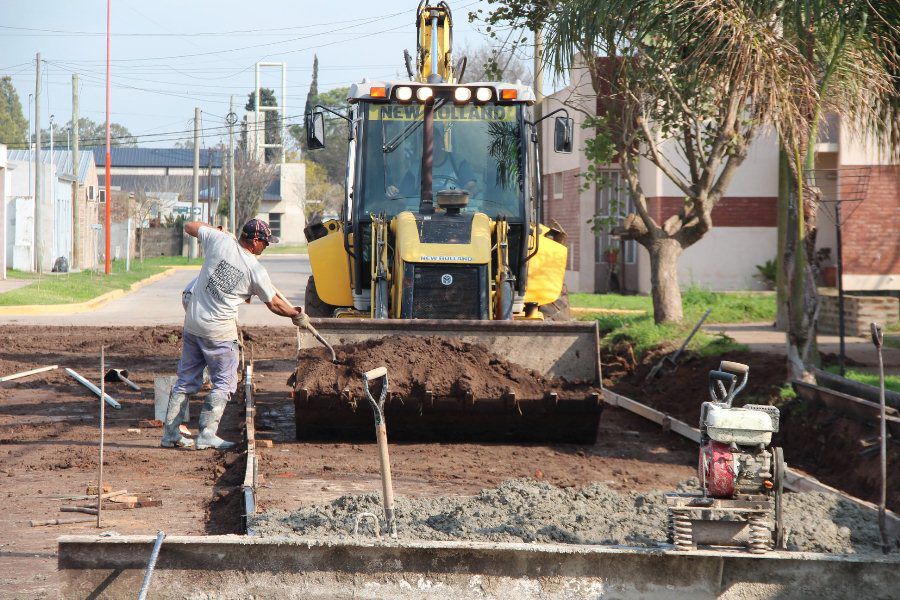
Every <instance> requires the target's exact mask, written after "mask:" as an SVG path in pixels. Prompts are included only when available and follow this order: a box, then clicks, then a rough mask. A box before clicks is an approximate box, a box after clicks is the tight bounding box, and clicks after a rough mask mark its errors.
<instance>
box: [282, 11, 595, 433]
mask: <svg viewBox="0 0 900 600" xmlns="http://www.w3.org/2000/svg"><path fill="white" fill-rule="evenodd" d="M416 23H417V31H418V40H417V51H416V54H415V58H413V57H412V56H410V54H409V53H408V52H404V54H405V59H406V60H405V62H406V70H407V74H408V79H403V80H397V81H365V80H364V81H363V82H362V83H357V84H355V85H353V86H352V87H351V88H350V93H349V98H348V106H347V108H346V111H345V112H343V113H342V112H338V111H336V110H334V109H333V108H332V107H325V106H321V105H319V106H316V108H315V110H314V111H313V112H310V113H308V114H307V115H306V134H307V146H308V148H309V149H310V150H316V149H319V148H323V147H325V143H326V140H325V116H326V113H330V114H331V116H332V117H337V118H341V119H343V120H345V121H346V123H347V144H348V151H347V172H346V196H345V198H344V202H343V204H342V209H341V214H340V217H339V218H336V219H331V220H325V221H323V222H318V223H313V224H311V225H309V226H308V227H307V228H306V229H305V234H306V238H307V241H308V251H309V260H310V265H311V268H312V276H311V277H310V278H309V282H308V284H307V288H306V296H305V309H306V311H307V313H308V314H309V315H310V316H311V317H313V318H314V323H315V326H316V328H317V329H318V330H319V331H320V332H321V333H322V334H323V335H326V336H330V337H331V338H332V339H333V340H334V341H336V342H337V343H350V342H359V341H362V340H368V339H373V338H379V337H383V336H387V335H417V336H422V335H424V336H427V335H440V336H444V337H450V338H454V339H461V340H463V341H467V342H476V343H479V344H482V345H484V346H486V347H487V348H488V349H489V350H491V351H493V352H495V353H497V354H500V355H502V356H504V357H505V358H508V359H509V360H511V361H513V362H516V363H519V364H521V365H523V366H525V367H529V368H531V369H533V370H535V371H538V372H539V373H541V374H543V375H545V376H547V377H550V378H553V377H556V378H564V379H567V380H570V381H572V380H579V381H584V382H588V383H595V384H596V385H597V386H599V381H600V362H599V351H598V332H597V327H596V324H595V323H578V322H559V321H555V320H554V321H551V320H550V319H549V318H545V313H547V316H550V315H552V316H558V314H559V311H558V310H557V307H558V306H559V305H560V304H562V303H566V302H567V298H566V297H562V296H563V290H564V276H565V270H566V264H567V258H568V257H567V248H566V245H565V234H564V232H562V231H561V230H560V229H559V228H555V227H550V226H547V225H543V224H541V223H540V217H541V214H542V189H541V172H540V149H539V147H538V134H537V128H538V127H539V126H540V122H541V121H543V120H544V119H547V118H549V117H551V116H555V122H554V128H553V133H554V135H553V136H552V137H553V140H552V141H553V149H554V151H555V152H571V151H572V119H570V118H569V117H568V114H567V113H566V111H565V110H562V109H561V110H557V111H554V112H552V113H550V114H548V115H545V116H544V117H543V118H541V119H539V120H537V121H534V120H532V114H531V113H532V111H531V107H532V106H533V105H534V103H535V96H534V92H533V90H532V89H531V88H530V87H528V86H525V85H522V84H521V83H519V82H516V83H501V82H478V81H474V82H468V81H464V77H465V66H466V61H465V59H462V60H460V61H459V62H457V63H456V64H454V61H453V56H452V51H451V49H452V35H453V34H452V32H453V16H452V13H451V11H450V7H449V6H448V4H447V3H446V2H439V3H437V4H435V5H430V4H426V3H425V1H424V0H423V1H422V2H420V4H419V6H418V9H417V13H416ZM342 141H343V140H342ZM542 310H543V312H542ZM313 343H314V341H313V340H309V344H310V345H312V344H313ZM555 396H556V395H555V394H548V396H546V397H542V398H517V399H516V401H515V402H512V403H511V402H509V399H508V398H477V399H471V398H470V399H467V400H463V399H460V400H462V402H461V404H468V405H469V406H470V407H472V408H473V407H474V405H476V404H477V410H475V409H474V408H473V409H472V410H471V419H467V418H466V417H465V416H463V418H454V419H453V420H452V421H453V423H454V424H453V426H452V427H451V426H449V425H447V420H446V414H445V413H446V410H447V403H446V402H445V403H443V404H441V403H433V405H432V406H429V407H423V406H421V405H416V406H412V405H410V403H404V402H402V399H401V400H400V401H399V402H393V403H389V405H388V407H387V409H386V413H387V418H388V419H389V420H390V421H391V423H392V431H393V432H398V431H402V430H406V429H408V430H410V431H413V432H415V435H414V436H413V437H417V438H425V439H442V438H448V437H449V438H466V437H472V435H474V434H475V432H477V435H474V437H480V438H487V439H506V438H519V439H522V438H523V437H524V438H528V439H541V440H547V439H557V440H563V441H593V439H594V437H595V436H596V429H597V422H598V419H599V415H600V410H601V408H602V406H601V401H600V400H599V399H598V398H597V395H596V394H593V395H592V396H591V397H590V398H579V399H577V400H571V401H569V400H565V401H564V400H561V399H558V398H556V397H555ZM344 400H345V401H344V402H342V401H341V400H340V399H334V398H328V399H317V398H310V397H309V396H308V395H307V394H302V393H295V404H296V419H297V432H298V437H337V438H342V437H348V436H352V434H353V432H354V431H356V430H357V429H362V430H367V429H370V428H371V426H370V425H366V422H367V418H368V415H367V414H366V413H365V411H363V410H359V411H356V412H358V413H360V414H359V415H358V417H359V418H358V419H357V418H355V417H354V414H350V413H354V412H355V406H356V405H357V403H355V402H346V398H345V399H344ZM450 404H452V402H451V403H450ZM438 405H441V406H443V407H444V408H442V409H438V408H435V407H436V406H438ZM451 412H462V413H465V412H466V409H465V407H460V408H459V410H458V411H457V410H452V411H451ZM403 416H406V417H409V418H408V419H402V417H403ZM398 418H400V419H401V420H404V421H408V423H405V425H408V427H405V426H404V424H401V425H400V428H401V429H400V430H398ZM450 429H452V430H450ZM526 432H527V433H526ZM470 434H472V435H470ZM396 436H397V433H392V437H396ZM401 436H402V433H401Z"/></svg>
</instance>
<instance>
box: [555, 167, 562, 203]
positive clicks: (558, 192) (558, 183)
mask: <svg viewBox="0 0 900 600" xmlns="http://www.w3.org/2000/svg"><path fill="white" fill-rule="evenodd" d="M562 197H563V174H562V173H554V174H553V198H554V200H562Z"/></svg>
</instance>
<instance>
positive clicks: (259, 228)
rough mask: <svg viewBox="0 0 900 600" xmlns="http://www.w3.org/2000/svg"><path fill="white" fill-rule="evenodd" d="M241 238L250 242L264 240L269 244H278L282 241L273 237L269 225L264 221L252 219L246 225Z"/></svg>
mask: <svg viewBox="0 0 900 600" xmlns="http://www.w3.org/2000/svg"><path fill="white" fill-rule="evenodd" d="M241 237H243V238H247V239H250V240H262V241H263V242H266V243H267V244H277V243H278V242H280V241H281V240H279V239H278V236H274V235H272V230H271V229H269V224H268V223H266V222H265V221H263V220H262V219H250V220H249V221H247V222H246V223H244V227H243V229H241Z"/></svg>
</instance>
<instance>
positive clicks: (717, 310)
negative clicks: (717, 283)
mask: <svg viewBox="0 0 900 600" xmlns="http://www.w3.org/2000/svg"><path fill="white" fill-rule="evenodd" d="M569 299H570V302H571V304H572V306H575V307H580V308H608V309H619V310H621V309H626V310H644V311H646V312H647V314H649V315H652V314H653V301H652V300H651V299H650V297H649V296H625V295H622V294H572V295H571V296H570V297H569ZM681 299H682V306H683V307H684V319H685V321H691V322H692V323H696V322H697V321H698V320H699V319H700V317H701V316H703V313H704V312H705V311H706V309H707V308H712V312H711V313H710V315H709V317H708V318H707V319H706V322H707V323H749V322H757V321H774V320H775V295H774V294H765V293H758V292H711V291H708V290H703V289H700V288H697V287H690V288H688V289H686V290H685V291H684V292H683V293H682V296H681Z"/></svg>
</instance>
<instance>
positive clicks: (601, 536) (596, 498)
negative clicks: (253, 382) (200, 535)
mask: <svg viewBox="0 0 900 600" xmlns="http://www.w3.org/2000/svg"><path fill="white" fill-rule="evenodd" d="M696 484H697V482H696V480H691V481H688V482H685V483H683V484H682V485H680V486H678V489H679V490H680V491H696ZM395 510H396V519H397V533H398V537H399V538H400V539H418V540H462V539H464V540H475V541H491V542H558V543H566V544H615V545H626V546H644V547H647V546H649V547H653V546H660V545H664V544H665V543H666V504H665V499H664V496H663V493H662V492H658V491H651V492H618V491H616V490H613V489H611V488H609V487H607V486H606V485H603V484H599V483H594V484H590V485H586V486H584V487H579V488H560V487H557V486H554V485H551V484H549V483H545V482H539V481H535V480H533V479H516V480H508V481H505V482H504V483H502V484H501V485H500V486H498V487H496V488H491V489H484V490H481V491H480V492H479V493H478V494H476V495H475V496H469V497H446V496H445V497H437V498H405V497H400V498H397V499H396V504H395ZM361 512H371V513H374V514H376V515H381V514H383V511H382V508H381V498H380V495H379V494H377V493H370V494H359V495H346V496H342V497H340V498H337V499H336V500H334V501H332V502H330V503H327V504H317V505H313V506H308V507H304V508H302V509H300V510H296V511H293V512H286V511H270V512H267V513H265V514H261V515H256V516H254V517H252V518H251V526H252V527H254V529H255V530H256V532H257V533H259V534H260V535H298V536H305V537H306V536H308V537H315V538H338V539H341V538H343V539H346V538H350V537H352V536H353V530H354V526H355V524H356V515H358V514H359V513H361ZM785 526H786V528H787V529H788V549H790V550H801V551H809V552H828V553H839V554H845V553H870V552H871V553H874V552H880V548H881V546H880V544H881V538H880V536H879V532H878V525H877V523H876V521H875V518H874V516H872V515H869V514H866V513H864V512H862V511H861V510H860V509H859V508H857V507H856V506H855V505H853V504H851V503H849V502H846V501H843V500H839V499H837V498H836V497H834V496H827V495H824V494H818V493H813V494H788V495H787V496H786V498H785ZM357 535H359V536H363V537H365V538H367V539H370V538H371V537H372V536H373V529H372V525H371V521H366V522H364V523H363V524H361V525H360V527H359V532H358V534H357Z"/></svg>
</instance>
